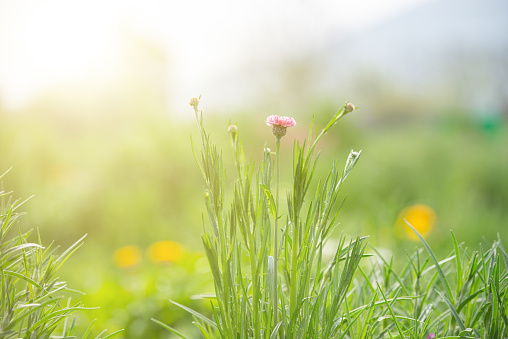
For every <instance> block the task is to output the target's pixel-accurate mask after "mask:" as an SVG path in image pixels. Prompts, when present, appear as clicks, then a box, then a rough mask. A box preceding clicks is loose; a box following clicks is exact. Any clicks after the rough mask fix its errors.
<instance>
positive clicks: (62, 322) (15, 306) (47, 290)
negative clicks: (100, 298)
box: [0, 175, 118, 339]
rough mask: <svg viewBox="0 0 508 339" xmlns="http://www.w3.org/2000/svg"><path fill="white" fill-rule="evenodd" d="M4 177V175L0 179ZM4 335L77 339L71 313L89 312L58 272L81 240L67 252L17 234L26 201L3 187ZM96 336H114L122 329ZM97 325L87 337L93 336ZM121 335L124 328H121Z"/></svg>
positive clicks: (0, 322) (0, 329)
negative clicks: (16, 229)
mask: <svg viewBox="0 0 508 339" xmlns="http://www.w3.org/2000/svg"><path fill="white" fill-rule="evenodd" d="M2 177H3V175H2V176H0V179H1V178H2ZM0 199H1V206H0V224H1V233H0V269H1V271H0V283H1V287H0V288H1V298H0V337H1V338H5V339H8V338H24V339H28V338H30V339H32V338H33V339H35V338H37V339H42V338H55V336H54V335H55V334H56V333H57V332H59V333H61V334H60V336H58V338H75V336H74V332H75V331H76V323H75V321H74V319H73V318H72V317H71V315H72V314H73V313H74V312H76V311H80V310H89V309H90V308H85V307H83V306H82V304H81V303H79V302H78V303H72V301H71V298H68V299H66V298H67V295H68V294H69V293H76V292H77V291H74V290H71V289H69V288H68V287H67V284H66V283H65V282H64V281H61V280H59V279H58V278H57V277H55V274H56V273H57V272H58V270H59V269H60V268H61V266H62V265H63V264H64V263H65V262H66V260H67V259H68V258H69V256H70V255H72V254H73V253H74V251H76V250H77V249H78V248H79V247H80V246H81V245H82V244H83V242H82V241H83V238H84V237H83V238H81V239H79V240H78V241H77V242H75V243H74V244H73V245H72V246H70V247H69V248H68V249H67V250H65V251H64V252H63V253H61V254H58V253H57V249H58V247H54V246H52V245H50V246H48V247H43V246H42V245H41V239H40V236H39V238H38V241H37V242H36V243H33V242H29V241H28V238H29V236H30V234H31V231H28V232H25V233H23V232H21V230H18V232H17V234H16V235H13V234H15V233H16V232H14V228H15V227H14V226H15V225H16V223H17V220H18V218H19V217H20V215H21V214H20V213H19V212H18V209H19V207H20V206H21V205H23V203H24V202H25V201H20V200H12V196H11V194H10V193H9V192H4V191H3V190H0ZM105 332H106V331H103V332H101V333H100V334H99V335H98V336H97V337H96V338H97V339H98V338H104V339H105V338H109V337H111V336H112V335H114V334H116V333H112V334H110V335H106V336H104V334H105ZM90 333H91V326H90V327H89V328H88V330H87V331H86V332H85V334H84V336H83V338H88V337H89V335H90ZM117 333H118V332H117Z"/></svg>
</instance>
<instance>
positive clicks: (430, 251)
mask: <svg viewBox="0 0 508 339" xmlns="http://www.w3.org/2000/svg"><path fill="white" fill-rule="evenodd" d="M404 222H405V223H406V225H408V226H409V228H411V229H412V230H413V232H414V233H415V234H416V236H417V237H418V238H420V241H421V242H422V244H423V246H424V247H425V249H426V250H427V252H428V253H429V255H430V257H431V258H432V261H433V262H434V265H436V270H437V272H438V275H439V278H440V279H441V282H442V283H443V285H445V287H446V292H447V293H448V297H449V299H450V301H451V303H452V304H453V294H452V290H451V288H450V284H449V283H448V280H446V276H445V274H444V272H443V270H442V269H441V265H439V261H438V260H437V258H436V255H435V254H434V252H433V251H432V249H431V248H430V246H429V244H428V243H427V241H425V239H423V237H422V235H421V234H420V233H419V232H418V231H417V230H416V229H415V228H414V227H413V226H411V224H409V223H408V222H407V220H405V219H404Z"/></svg>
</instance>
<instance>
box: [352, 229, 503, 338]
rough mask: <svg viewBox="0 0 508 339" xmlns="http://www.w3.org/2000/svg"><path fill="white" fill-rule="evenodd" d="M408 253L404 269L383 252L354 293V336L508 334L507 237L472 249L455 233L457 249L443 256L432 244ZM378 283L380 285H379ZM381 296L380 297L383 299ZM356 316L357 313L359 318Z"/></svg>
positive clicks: (483, 336)
mask: <svg viewBox="0 0 508 339" xmlns="http://www.w3.org/2000/svg"><path fill="white" fill-rule="evenodd" d="M409 227H411V228H412V229H413V231H414V232H415V233H416V234H417V235H418V236H419V238H420V240H421V241H422V243H423V245H424V249H425V252H426V253H427V255H424V253H425V252H422V250H417V251H416V252H415V253H413V254H412V255H408V259H407V262H406V263H405V265H404V267H403V268H402V270H401V271H400V272H398V273H397V272H396V271H395V270H394V269H393V261H390V262H388V261H386V260H385V259H384V258H383V256H382V255H381V254H380V253H379V252H377V251H376V250H375V249H373V250H374V251H376V252H377V256H376V257H373V258H372V259H371V266H370V268H369V271H367V272H368V273H365V269H362V270H361V273H362V277H361V278H360V277H359V279H358V280H357V282H356V284H355V288H354V290H355V291H360V293H350V294H349V295H348V304H349V305H351V308H352V310H351V311H349V316H348V318H355V317H358V320H357V321H356V323H355V325H354V326H351V327H350V328H349V329H348V332H347V335H348V337H349V338H387V337H391V338H397V337H398V338H408V339H409V338H415V339H420V338H422V339H425V338H427V336H428V335H429V334H430V333H434V334H435V335H436V338H485V339H490V338H505V337H506V336H507V335H508V256H507V254H506V251H505V250H504V247H503V244H502V242H501V239H498V240H497V241H495V242H494V243H493V245H492V247H491V248H490V249H488V250H487V251H485V252H484V251H483V250H480V251H475V252H471V251H468V250H467V249H466V248H465V247H464V245H463V244H458V243H457V242H456V239H455V235H454V234H453V232H452V240H453V250H452V252H451V253H450V254H449V255H448V256H447V257H446V258H445V259H442V260H438V259H437V257H436V255H435V254H434V252H433V251H432V249H431V248H430V246H429V245H428V243H427V242H426V241H425V239H424V238H423V237H421V235H420V234H419V233H418V232H417V231H416V230H415V229H414V228H413V227H412V226H410V225H409ZM376 283H377V287H375V284H376ZM379 299H381V300H380V301H377V300H379ZM355 320H356V318H355Z"/></svg>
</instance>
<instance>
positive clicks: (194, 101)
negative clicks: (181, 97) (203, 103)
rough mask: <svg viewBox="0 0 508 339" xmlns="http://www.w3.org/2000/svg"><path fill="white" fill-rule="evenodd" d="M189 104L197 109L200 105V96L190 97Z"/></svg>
mask: <svg viewBox="0 0 508 339" xmlns="http://www.w3.org/2000/svg"><path fill="white" fill-rule="evenodd" d="M189 105H191V106H192V107H194V109H197V108H198V105H199V99H198V98H195V97H194V98H192V99H190V102H189Z"/></svg>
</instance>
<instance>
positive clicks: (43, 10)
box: [0, 0, 508, 339]
mask: <svg viewBox="0 0 508 339" xmlns="http://www.w3.org/2000/svg"><path fill="white" fill-rule="evenodd" d="M507 79H508V3H507V2H506V1H504V0H467V1H464V0H411V1H398V0H386V1H382V2H381V1H376V0H361V1H354V2H353V1H350V2H345V1H325V0H320V1H312V2H311V1H282V0H280V1H256V2H250V3H243V2H234V1H227V0H217V1H210V2H207V1H180V2H176V1H162V0H146V1H137V0H130V1H98V0H87V1H64V0H48V1H44V2H42V1H35V0H16V1H14V0H0V154H1V156H0V172H2V173H3V172H4V171H6V170H7V169H9V168H11V167H12V170H11V171H10V173H9V174H8V175H7V176H6V177H5V178H4V182H3V185H4V188H5V189H6V190H12V191H14V192H15V193H14V194H15V196H16V197H20V198H23V199H24V198H27V197H30V196H32V195H34V197H33V198H32V199H30V200H29V201H28V202H27V203H26V204H25V205H24V208H25V211H26V212H27V214H26V216H25V217H24V218H23V219H22V222H21V223H20V227H22V228H37V229H39V231H40V233H41V236H42V239H43V242H45V243H46V244H49V243H50V242H51V241H55V243H56V244H60V245H61V246H62V247H65V246H69V245H70V244H72V243H73V242H75V241H76V240H77V239H79V238H80V237H81V236H83V235H84V234H88V236H87V238H86V240H85V245H84V246H83V247H81V248H80V249H79V251H78V252H77V253H76V254H75V255H74V256H73V257H72V258H71V259H70V260H69V261H68V262H67V263H66V265H65V267H64V268H63V270H62V272H61V278H62V279H64V280H67V281H68V282H69V285H70V286H71V287H73V288H75V289H78V290H81V291H84V292H85V293H86V295H84V296H81V295H76V296H74V298H75V299H76V300H81V301H83V302H84V303H85V305H86V306H100V307H101V308H100V309H99V310H96V311H90V312H88V313H85V314H81V315H80V317H79V319H78V323H79V324H81V325H82V326H84V327H86V325H87V324H88V323H89V322H90V321H91V320H93V319H97V321H96V325H95V326H96V328H98V329H102V328H108V329H109V330H116V329H119V328H125V329H126V330H125V332H124V334H123V337H125V338H141V337H144V338H147V339H148V338H168V337H171V336H170V334H169V333H168V332H166V331H164V330H163V329H162V328H160V327H158V325H156V324H154V323H152V322H151V321H150V318H151V317H154V318H157V319H159V320H162V321H164V322H166V323H169V324H172V325H174V326H176V327H177V328H179V329H181V330H182V331H183V332H185V333H191V334H192V333H195V332H192V331H194V329H193V327H192V324H191V321H192V320H191V318H190V317H189V316H188V315H187V314H186V313H185V312H182V311H181V310H179V309H178V308H176V307H174V306H170V304H169V302H168V300H169V299H173V300H175V301H177V302H180V303H182V304H185V305H188V306H191V307H194V308H196V309H199V310H201V311H202V312H205V313H206V312H209V309H208V308H209V306H208V304H207V302H206V301H204V300H202V299H200V298H199V297H196V295H199V294H203V293H210V292H213V287H212V285H211V283H212V279H211V276H210V274H209V269H208V266H207V262H206V259H204V257H203V253H202V249H201V241H200V234H201V230H202V227H203V223H202V213H203V210H204V208H203V207H204V205H203V200H202V183H201V177H200V174H199V171H198V169H197V166H196V164H195V160H194V157H193V155H192V149H191V143H190V136H191V135H196V127H195V123H194V121H193V119H194V114H193V111H192V108H191V107H190V106H189V105H188V102H189V99H190V98H191V97H194V96H198V95H202V98H201V103H200V108H201V109H203V110H204V113H205V123H206V125H207V126H208V129H209V131H211V134H212V138H213V139H214V140H215V141H216V142H217V143H218V144H219V145H220V146H221V147H223V148H224V154H225V156H226V159H228V156H229V155H230V153H228V150H229V148H228V147H229V143H228V135H227V131H226V130H227V127H228V125H229V124H230V122H233V123H237V124H238V128H239V133H240V136H241V137H242V138H243V140H244V148H245V152H246V154H247V155H248V157H249V158H252V159H254V160H257V159H259V158H260V156H261V152H262V149H263V147H264V145H265V142H266V143H267V145H268V147H270V146H272V147H273V144H274V140H273V137H272V136H271V133H270V128H269V127H267V126H266V125H265V124H264V119H265V118H266V117H267V116H268V115H271V114H279V115H291V116H294V117H295V119H296V120H297V122H298V124H297V126H296V127H294V128H292V129H291V130H290V131H289V133H288V136H287V137H285V138H284V139H283V145H282V149H283V150H284V152H286V153H285V154H283V157H285V156H286V157H289V156H290V149H291V146H292V143H293V140H295V139H300V140H303V139H304V138H305V137H306V136H307V134H308V130H309V128H310V124H311V122H312V119H313V117H314V119H315V124H317V125H320V126H323V125H324V124H325V123H326V122H327V121H328V120H329V118H330V117H331V116H332V115H333V114H334V113H335V112H336V111H337V110H338V109H339V108H340V107H341V106H342V105H343V104H344V103H345V102H346V101H351V102H353V103H355V104H356V105H357V106H358V107H360V109H359V110H357V111H355V112H354V114H351V115H349V116H347V117H346V118H345V119H344V120H342V121H341V123H340V124H339V125H338V126H336V127H335V128H334V129H332V131H331V133H330V134H329V135H328V136H327V137H326V138H325V139H324V140H323V143H322V144H321V149H322V154H321V160H320V161H321V162H320V163H321V166H320V169H319V173H318V174H319V175H325V173H326V172H327V168H328V166H329V165H330V164H331V162H332V161H334V160H341V161H345V159H346V157H347V154H348V153H349V151H350V149H354V150H359V149H362V150H363V152H362V158H361V161H360V162H359V163H358V165H357V167H356V168H355V171H354V172H353V173H352V174H351V176H350V177H349V178H348V182H347V184H346V185H345V187H344V193H345V194H346V193H347V199H346V202H345V205H344V208H343V209H342V212H341V213H342V214H341V217H340V218H339V219H340V226H339V227H338V229H337V234H339V233H340V232H342V231H343V232H345V233H347V234H348V235H350V236H356V235H369V236H370V242H371V243H372V244H373V245H374V246H376V247H378V248H380V249H382V250H383V253H386V254H387V255H390V253H392V254H396V255H397V256H399V255H402V256H404V255H405V251H406V250H409V251H412V250H414V249H415V248H416V247H417V246H418V242H416V241H415V240H414V239H413V238H412V237H411V235H410V234H408V233H407V232H406V229H405V227H404V226H403V225H401V223H400V219H401V218H402V217H403V216H405V217H406V218H408V219H411V220H412V222H413V223H414V224H415V225H418V227H419V228H420V230H421V231H422V233H424V234H425V236H426V238H427V239H428V241H429V243H430V244H431V246H432V247H433V248H434V249H435V250H436V252H438V253H446V252H448V251H450V250H451V247H450V246H451V242H450V239H451V237H450V233H449V232H450V230H453V231H454V233H455V235H456V237H457V239H458V240H459V241H461V242H462V241H464V242H465V243H466V244H467V246H468V247H469V248H472V249H477V248H479V244H480V243H481V242H483V246H489V245H488V243H489V242H492V241H493V240H494V239H496V238H497V237H498V235H499V236H500V237H501V238H502V239H503V240H504V241H505V242H506V241H508V230H507V227H508V225H507V222H508V147H507V146H508V132H507V129H508V127H507V119H508V81H507ZM288 159H289V158H288ZM226 161H230V160H226ZM286 163H290V162H286ZM283 171H284V172H285V173H286V175H287V178H288V179H287V180H285V181H284V180H283V182H282V185H283V187H284V186H285V187H286V188H287V187H289V180H290V172H291V168H284V169H283ZM331 241H332V242H333V238H332V240H331Z"/></svg>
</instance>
